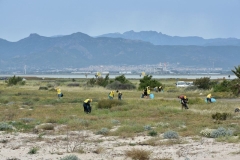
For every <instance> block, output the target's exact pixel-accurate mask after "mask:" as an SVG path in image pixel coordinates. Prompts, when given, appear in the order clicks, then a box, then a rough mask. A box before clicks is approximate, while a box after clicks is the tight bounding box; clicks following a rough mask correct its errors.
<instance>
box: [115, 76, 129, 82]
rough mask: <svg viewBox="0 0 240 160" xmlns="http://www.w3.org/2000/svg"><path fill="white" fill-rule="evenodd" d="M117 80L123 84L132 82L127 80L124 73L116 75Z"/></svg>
mask: <svg viewBox="0 0 240 160" xmlns="http://www.w3.org/2000/svg"><path fill="white" fill-rule="evenodd" d="M115 81H118V82H121V83H122V84H125V83H130V82H129V80H127V79H126V77H125V76H124V75H123V74H122V75H121V76H118V77H116V78H115Z"/></svg>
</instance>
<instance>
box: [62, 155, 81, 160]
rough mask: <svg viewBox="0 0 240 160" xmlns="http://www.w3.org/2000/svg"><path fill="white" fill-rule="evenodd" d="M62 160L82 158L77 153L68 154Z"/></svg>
mask: <svg viewBox="0 0 240 160" xmlns="http://www.w3.org/2000/svg"><path fill="white" fill-rule="evenodd" d="M60 160H80V159H79V158H78V157H77V156H75V155H67V156H65V157H63V158H61V159H60Z"/></svg>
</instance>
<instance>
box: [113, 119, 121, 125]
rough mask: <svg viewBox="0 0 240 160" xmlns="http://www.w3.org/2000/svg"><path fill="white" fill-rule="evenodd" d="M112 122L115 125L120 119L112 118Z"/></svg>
mask: <svg viewBox="0 0 240 160" xmlns="http://www.w3.org/2000/svg"><path fill="white" fill-rule="evenodd" d="M112 123H113V124H115V125H117V124H120V121H119V120H115V119H113V120H112Z"/></svg>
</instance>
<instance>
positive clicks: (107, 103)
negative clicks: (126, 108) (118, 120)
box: [97, 99, 123, 109]
mask: <svg viewBox="0 0 240 160" xmlns="http://www.w3.org/2000/svg"><path fill="white" fill-rule="evenodd" d="M120 105H123V102H122V101H119V100H109V99H103V100H100V101H99V102H98V105H97V108H99V109H110V108H112V107H114V106H120Z"/></svg>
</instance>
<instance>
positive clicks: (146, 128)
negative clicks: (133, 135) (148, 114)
mask: <svg viewBox="0 0 240 160" xmlns="http://www.w3.org/2000/svg"><path fill="white" fill-rule="evenodd" d="M143 128H144V130H145V131H149V130H152V127H151V126H150V125H146V126H144V127H143Z"/></svg>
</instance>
